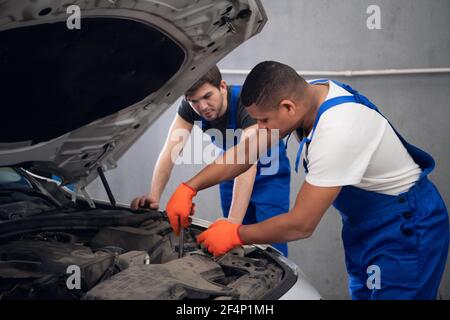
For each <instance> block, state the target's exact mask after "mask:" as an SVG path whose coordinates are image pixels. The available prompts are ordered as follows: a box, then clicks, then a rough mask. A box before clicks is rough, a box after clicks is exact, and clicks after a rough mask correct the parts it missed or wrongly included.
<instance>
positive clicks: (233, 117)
mask: <svg viewBox="0 0 450 320" xmlns="http://www.w3.org/2000/svg"><path fill="white" fill-rule="evenodd" d="M240 92H241V86H237V85H233V86H231V97H230V112H229V114H228V126H227V128H228V129H233V130H236V128H237V110H238V106H239V93H240Z"/></svg>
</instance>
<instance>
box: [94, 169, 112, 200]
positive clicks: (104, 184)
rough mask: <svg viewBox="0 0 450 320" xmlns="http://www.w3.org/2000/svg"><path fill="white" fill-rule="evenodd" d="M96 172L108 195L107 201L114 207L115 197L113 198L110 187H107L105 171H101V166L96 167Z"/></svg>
mask: <svg viewBox="0 0 450 320" xmlns="http://www.w3.org/2000/svg"><path fill="white" fill-rule="evenodd" d="M97 172H98V175H99V176H100V179H101V180H102V184H103V187H104V188H105V190H106V194H107V195H108V198H109V202H110V203H111V205H112V206H113V207H115V206H116V199H114V195H113V194H112V192H111V188H110V187H109V184H108V181H107V180H106V177H105V173H104V172H103V168H102V167H98V168H97Z"/></svg>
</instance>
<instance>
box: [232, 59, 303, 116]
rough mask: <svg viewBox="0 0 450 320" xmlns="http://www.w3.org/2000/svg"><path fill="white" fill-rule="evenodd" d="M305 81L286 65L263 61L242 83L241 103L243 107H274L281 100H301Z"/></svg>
mask: <svg viewBox="0 0 450 320" xmlns="http://www.w3.org/2000/svg"><path fill="white" fill-rule="evenodd" d="M306 84H307V83H306V81H305V79H303V78H302V77H301V76H299V75H298V74H297V72H296V71H295V70H294V69H293V68H291V67H289V66H288V65H286V64H283V63H280V62H276V61H264V62H261V63H259V64H257V65H256V66H255V67H254V68H253V69H252V70H251V71H250V73H249V74H248V76H247V78H246V79H245V81H244V85H243V86H242V92H241V102H242V104H243V105H244V106H245V107H249V106H251V105H252V104H256V105H258V106H261V107H264V108H265V107H276V106H277V105H278V103H279V102H280V101H281V100H282V99H289V98H297V99H298V98H301V97H302V96H303V89H304V88H305V86H306Z"/></svg>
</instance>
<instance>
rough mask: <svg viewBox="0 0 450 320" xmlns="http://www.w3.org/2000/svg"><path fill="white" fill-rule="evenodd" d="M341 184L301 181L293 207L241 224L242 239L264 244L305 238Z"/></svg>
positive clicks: (335, 195)
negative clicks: (264, 218) (268, 217)
mask: <svg viewBox="0 0 450 320" xmlns="http://www.w3.org/2000/svg"><path fill="white" fill-rule="evenodd" d="M341 188H342V187H317V186H314V185H311V184H309V183H308V182H306V181H305V182H304V183H303V185H302V188H301V189H300V191H299V193H298V195H297V199H296V201H295V205H294V207H293V208H292V209H291V210H290V211H289V212H287V213H285V214H281V215H279V216H276V217H273V218H270V219H268V220H265V221H263V222H260V223H257V224H251V225H242V226H241V227H240V229H239V235H240V237H241V239H242V241H243V242H244V243H255V244H258V243H259V244H267V243H280V242H288V241H293V240H297V239H304V238H308V237H310V236H311V235H312V233H313V232H314V230H315V229H316V227H317V225H318V224H319V222H320V220H321V219H322V216H323V215H324V214H325V212H326V210H327V209H328V208H329V207H330V206H331V205H332V203H333V202H334V200H335V199H336V197H337V196H338V195H339V192H340V191H341Z"/></svg>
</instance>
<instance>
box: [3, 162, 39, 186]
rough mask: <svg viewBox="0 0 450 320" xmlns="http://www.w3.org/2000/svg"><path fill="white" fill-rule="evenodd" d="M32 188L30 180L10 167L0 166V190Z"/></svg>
mask: <svg viewBox="0 0 450 320" xmlns="http://www.w3.org/2000/svg"><path fill="white" fill-rule="evenodd" d="M8 189H25V190H33V186H32V185H31V183H30V181H28V179H27V178H25V177H24V176H23V175H21V174H19V173H18V172H17V171H16V170H14V169H12V168H8V167H6V168H0V190H8Z"/></svg>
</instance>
